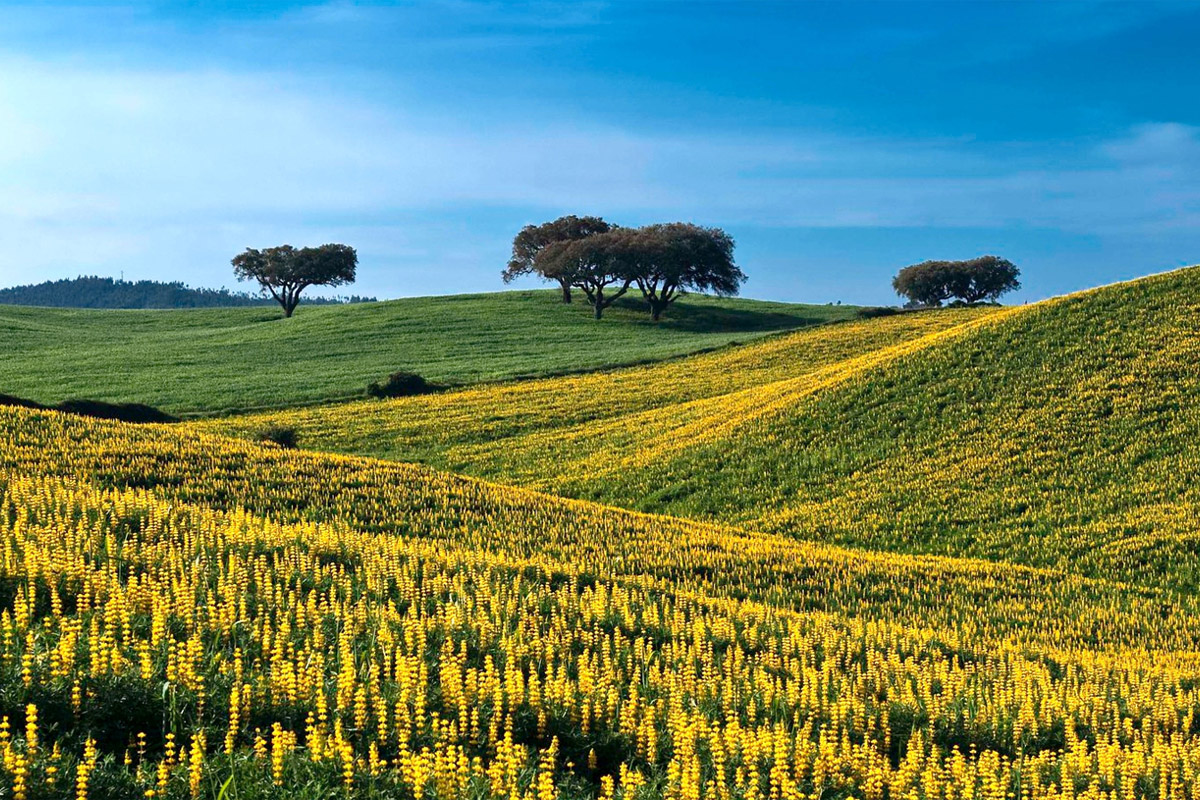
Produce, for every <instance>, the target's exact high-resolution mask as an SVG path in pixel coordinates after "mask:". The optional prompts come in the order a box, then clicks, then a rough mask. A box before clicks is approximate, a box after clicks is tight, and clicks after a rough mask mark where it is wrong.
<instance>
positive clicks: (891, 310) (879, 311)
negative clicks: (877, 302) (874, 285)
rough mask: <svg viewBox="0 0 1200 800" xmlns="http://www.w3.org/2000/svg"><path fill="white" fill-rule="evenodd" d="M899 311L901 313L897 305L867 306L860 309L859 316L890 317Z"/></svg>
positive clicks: (870, 317)
mask: <svg viewBox="0 0 1200 800" xmlns="http://www.w3.org/2000/svg"><path fill="white" fill-rule="evenodd" d="M899 313H901V312H900V309H898V308H896V307H895V306H865V307H863V308H860V309H859V310H858V318H859V319H875V318H876V317H890V316H893V315H894V314H899Z"/></svg>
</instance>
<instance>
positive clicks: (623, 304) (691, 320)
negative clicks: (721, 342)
mask: <svg viewBox="0 0 1200 800" xmlns="http://www.w3.org/2000/svg"><path fill="white" fill-rule="evenodd" d="M616 306H617V307H618V308H620V309H621V310H623V311H629V312H631V313H635V314H644V315H645V320H644V321H645V323H646V324H647V325H654V324H656V323H654V322H652V321H651V319H650V312H649V310H648V309H647V307H646V304H645V302H643V301H642V300H640V299H638V298H628V297H622V298H621V299H620V300H618V301H617V303H616ZM828 321H830V317H828V316H823V315H818V314H810V315H805V314H800V313H792V314H788V313H784V312H782V311H760V310H755V309H748V308H723V307H721V306H716V305H694V304H690V303H688V301H687V298H683V299H681V300H679V301H678V302H676V303H674V304H673V305H672V306H671V307H670V309H668V310H667V313H666V314H665V315H664V316H663V319H662V322H659V323H657V324H659V325H661V326H662V327H664V328H671V329H674V330H678V331H687V332H688V333H728V332H730V331H749V332H754V331H777V330H783V329H787V328H802V327H804V326H806V325H816V324H818V323H821V322H828Z"/></svg>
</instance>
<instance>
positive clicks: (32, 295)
mask: <svg viewBox="0 0 1200 800" xmlns="http://www.w3.org/2000/svg"><path fill="white" fill-rule="evenodd" d="M372 299H374V298H367V297H357V296H355V297H349V298H345V299H330V298H323V297H314V298H311V299H306V300H305V301H304V302H306V303H341V302H365V301H368V300H372ZM272 302H274V301H273V300H272V299H271V298H263V297H261V296H259V295H253V294H249V293H246V292H231V291H229V290H228V289H193V288H192V287H190V286H187V285H186V284H184V283H181V282H170V283H165V282H162V281H124V280H117V279H114V278H101V277H97V276H92V275H88V276H80V277H78V278H64V279H62V280H56V281H44V282H43V283H37V284H29V285H26V286H13V287H10V288H6V289H0V304H5V305H22V306H47V307H52V308H226V307H239V306H261V305H264V304H267V303H272Z"/></svg>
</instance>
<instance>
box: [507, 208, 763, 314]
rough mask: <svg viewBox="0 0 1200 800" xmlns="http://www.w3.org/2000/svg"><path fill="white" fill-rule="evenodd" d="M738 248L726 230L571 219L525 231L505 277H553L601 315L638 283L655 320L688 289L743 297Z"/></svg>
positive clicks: (565, 296)
mask: <svg viewBox="0 0 1200 800" xmlns="http://www.w3.org/2000/svg"><path fill="white" fill-rule="evenodd" d="M733 248H734V242H733V238H732V237H731V236H730V235H729V234H727V233H725V231H723V230H721V229H720V228H705V227H701V226H699V225H693V224H691V223H686V222H672V223H666V224H659V225H647V226H645V227H642V228H623V227H620V226H618V225H613V224H611V223H609V222H606V221H604V220H603V219H601V218H599V217H576V216H567V217H560V218H558V219H556V220H553V221H551V222H546V223H543V224H542V225H528V226H526V227H525V228H523V229H522V230H521V232H520V233H518V234H517V236H516V238H515V239H513V253H512V259H511V260H510V261H509V262H508V267H507V268H506V269H505V270H504V272H503V273H502V276H503V278H504V281H505V282H506V283H507V282H509V281H512V280H513V279H514V278H517V277H519V276H522V275H538V276H540V277H541V278H543V279H545V280H548V281H554V282H555V283H557V284H558V285H559V286H560V287H561V289H562V301H563V302H564V303H570V302H571V298H572V289H578V290H579V291H580V292H582V293H583V295H584V297H586V298H587V301H588V305H590V306H591V307H592V309H593V311H594V313H595V316H596V319H600V318H601V317H602V316H603V314H604V310H605V309H606V308H608V307H609V306H611V305H612V304H613V303H615V302H616V301H617V300H618V299H620V298H621V297H623V296H624V295H625V294H626V293H627V292H628V291H629V290H630V289H631V288H634V287H636V288H637V289H638V291H639V292H640V293H641V295H642V297H643V299H644V300H645V301H646V303H647V304H648V305H649V307H650V316H651V318H652V319H654V320H655V321H657V320H659V319H661V318H662V315H663V313H664V312H666V310H667V309H668V308H669V307H670V305H671V304H672V303H673V302H675V300H677V299H678V298H679V297H680V296H681V295H683V294H685V293H687V292H689V291H696V292H709V293H712V294H717V295H722V296H728V295H735V294H737V292H738V289H739V288H740V286H741V284H742V282H743V281H745V280H746V275H745V273H743V272H742V270H741V269H740V268H739V267H738V266H737V264H736V263H734V260H733Z"/></svg>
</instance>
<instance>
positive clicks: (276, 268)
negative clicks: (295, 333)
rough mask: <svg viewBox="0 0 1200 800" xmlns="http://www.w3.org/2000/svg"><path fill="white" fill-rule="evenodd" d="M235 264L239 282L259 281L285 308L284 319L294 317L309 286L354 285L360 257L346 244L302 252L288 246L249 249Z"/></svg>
mask: <svg viewBox="0 0 1200 800" xmlns="http://www.w3.org/2000/svg"><path fill="white" fill-rule="evenodd" d="M231 263H232V264H233V273H234V275H236V276H237V279H238V280H239V281H247V280H253V281H258V285H259V287H260V288H261V289H262V292H263V293H264V294H269V295H270V296H271V297H273V298H275V301H276V302H278V303H279V305H280V306H282V307H283V315H284V316H285V317H290V316H292V312H294V311H295V310H296V306H297V305H298V304H299V302H300V293H301V292H303V291H304V290H305V289H307V288H308V287H309V286H343V285H345V284H347V283H353V282H354V278H355V271H356V269H357V267H358V254H357V253H356V252H355V250H354V248H353V247H350V246H348V245H344V244H323V245H321V246H320V247H302V248H299V249H297V248H295V247H292V246H291V245H290V244H285V245H280V246H279V247H268V248H266V249H265V250H255V249H254V248H246V250H245V252H242V253H239V254H238V255H236V256H234V257H233V260H232V262H231Z"/></svg>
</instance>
